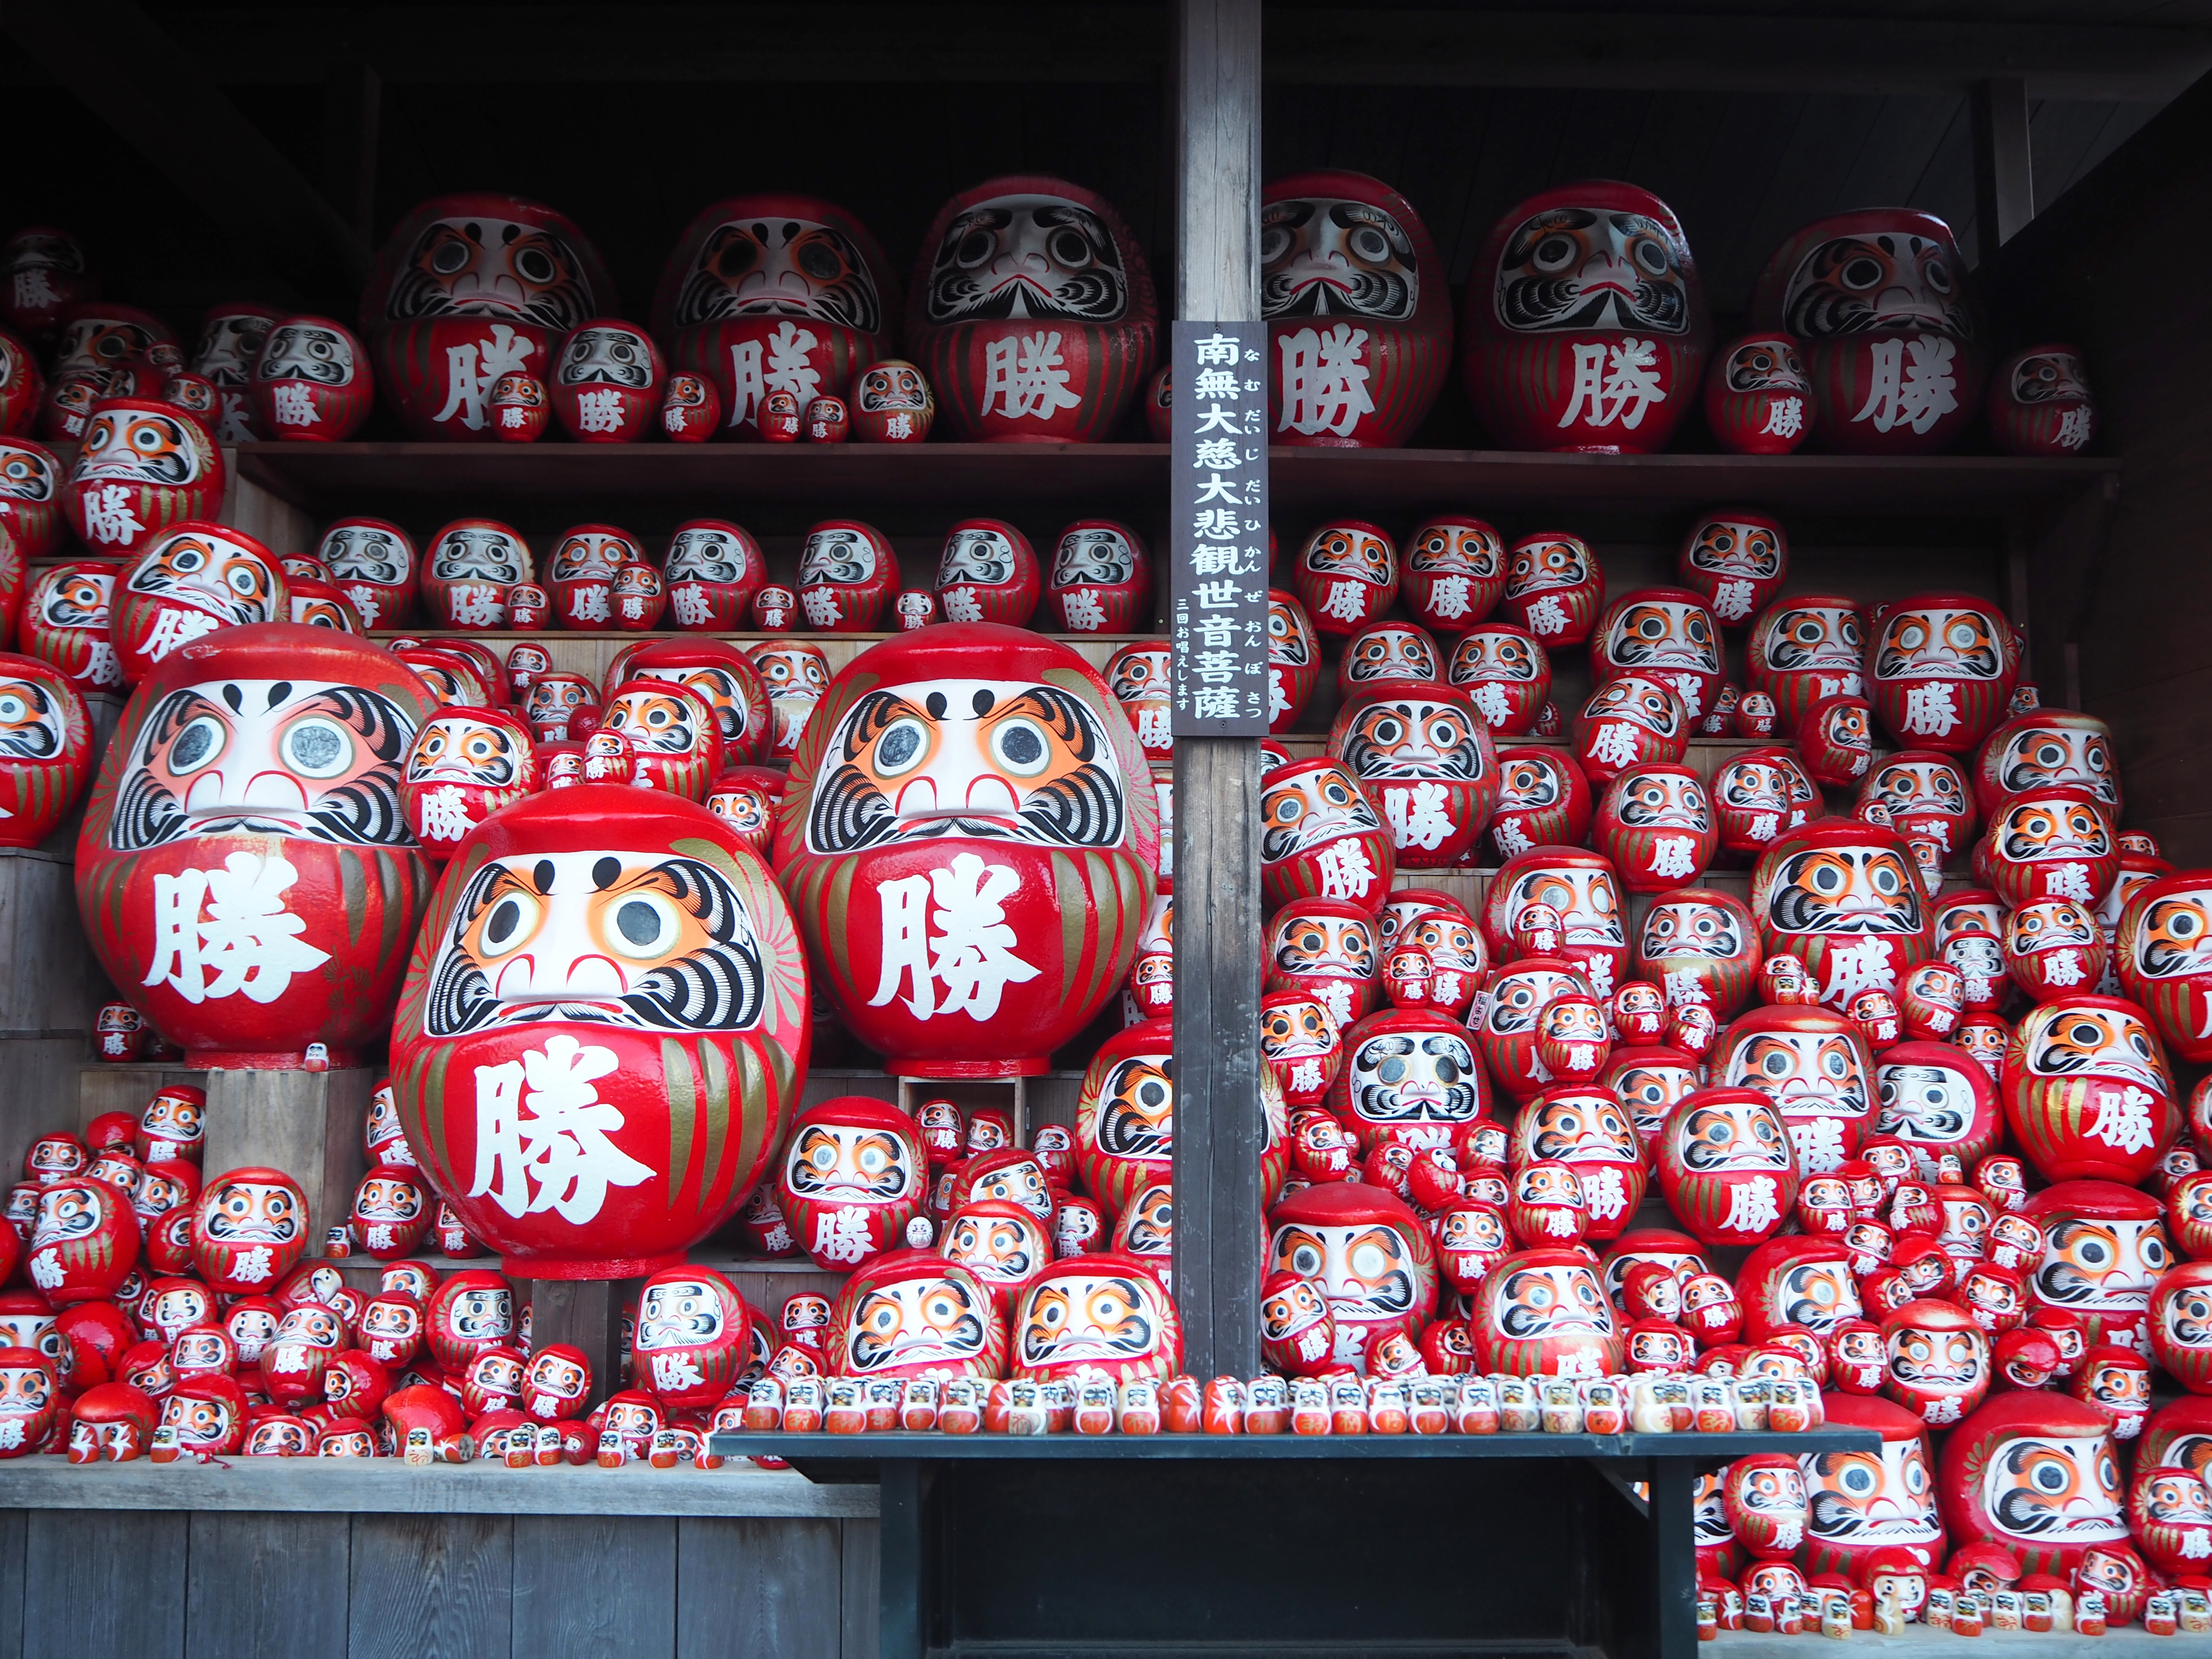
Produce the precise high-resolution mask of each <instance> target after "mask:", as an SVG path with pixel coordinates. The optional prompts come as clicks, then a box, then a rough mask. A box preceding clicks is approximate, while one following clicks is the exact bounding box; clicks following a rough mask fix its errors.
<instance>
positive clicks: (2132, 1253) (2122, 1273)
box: [2033, 1215, 2173, 1313]
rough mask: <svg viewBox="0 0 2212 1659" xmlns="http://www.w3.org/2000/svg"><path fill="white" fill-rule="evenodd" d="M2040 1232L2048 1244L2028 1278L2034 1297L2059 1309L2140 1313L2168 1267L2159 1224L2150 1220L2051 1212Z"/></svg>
mask: <svg viewBox="0 0 2212 1659" xmlns="http://www.w3.org/2000/svg"><path fill="white" fill-rule="evenodd" d="M2043 1232H2044V1238H2045V1242H2046V1244H2047V1247H2048V1248H2047V1249H2045V1253H2044V1257H2043V1260H2042V1261H2041V1262H2040V1263H2039V1264H2038V1266H2037V1267H2036V1269H2035V1273H2034V1276H2033V1285H2034V1286H2035V1294H2036V1298H2037V1300H2039V1301H2041V1302H2047V1303H2051V1304H2055V1305H2056V1306H2058V1307H2061V1308H2081V1309H2087V1310H2090V1311H2092V1312H2096V1311H2100V1310H2107V1309H2109V1310H2115V1311H2118V1312H2133V1313H2141V1312H2142V1311H2143V1310H2145V1309H2147V1308H2148V1307H2149V1305H2150V1293H2151V1290H2152V1288H2153V1287H2154V1285H2156V1284H2157V1283H2158V1280H2159V1277H2160V1275H2161V1274H2162V1273H2165V1272H2166V1269H2167V1268H2168V1267H2171V1266H2172V1260H2173V1251H2172V1246H2170V1245H2169V1244H2168V1243H2166V1225H2165V1223H2164V1222H2162V1221H2160V1220H2159V1219H2157V1218H2152V1219H2149V1220H2147V1221H2120V1220H2113V1219H2111V1218H2107V1217H2104V1216H2086V1215H2053V1216H2051V1217H2048V1218H2045V1222H2044V1225H2043Z"/></svg>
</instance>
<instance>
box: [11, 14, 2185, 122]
mask: <svg viewBox="0 0 2212 1659" xmlns="http://www.w3.org/2000/svg"><path fill="white" fill-rule="evenodd" d="M74 9H75V10H77V11H81V12H86V13H93V12H97V11H99V10H101V9H103V8H101V7H99V6H96V5H94V4H91V3H87V4H85V5H83V6H82V7H78V8H74ZM165 15H166V16H167V19H168V21H169V22H170V26H171V27H173V29H174V30H175V31H176V32H177V33H178V34H179V37H180V41H181V44H182V45H184V46H186V47H187V48H191V47H194V46H197V47H201V48H202V49H203V50H204V56H205V58H206V59H207V61H208V62H209V64H210V65H211V66H212V71H213V73H214V75H215V76H216V80H217V81H218V82H220V83H221V84H222V85H226V86H277V85H287V86H297V85H307V84H313V83H314V82H317V81H319V79H320V77H321V76H322V75H323V73H324V70H325V66H326V65H327V64H331V63H335V62H346V61H357V62H361V63H364V64H368V65H369V66H371V67H372V68H373V69H374V70H375V72H376V74H377V75H378V76H380V77H381V78H382V79H383V80H384V81H385V82H386V83H387V84H392V85H407V84H416V85H465V86H486V85H499V84H518V83H533V84H605V83H614V82H639V83H647V84H655V83H708V84H723V85H731V86H738V85H744V84H748V83H751V84H760V83H773V82H799V83H818V82H844V83H848V84H849V83H865V82H948V83H969V84H975V83H991V82H1000V83H1013V82H1060V83H1066V82H1087V83H1100V82H1146V83H1152V84H1160V83H1162V82H1164V80H1165V77H1166V73H1167V68H1168V62H1167V41H1168V30H1167V27H1166V21H1167V13H1166V10H1165V9H1164V8H1163V7H1161V6H1158V5H1146V4H1128V3H1125V4H1121V5H1098V6H1091V5H1083V6H1057V7H1055V6H1046V7H1036V8H1029V9H1020V10H1016V9H1011V8H1007V7H1004V6H998V5H989V4H983V3H977V0H969V3H963V4H938V5H929V4H915V5H888V4H837V3H829V4H818V5H812V6H805V7H790V6H782V7H777V8H775V9H758V10H757V9H752V8H750V7H744V6H728V5H702V4H650V3H648V4H638V5H630V6H624V7H620V8H610V7H605V6H591V5H575V4H568V5H562V4H546V5H538V6H529V5H513V4H499V5H469V4H460V5H453V6H445V7H441V8H439V9H436V10H435V12H426V11H425V10H423V9H421V8H418V7H413V6H393V5H362V6H344V7H330V8H327V9H325V8H307V7H295V6H281V5H270V4H261V5H216V6H210V7H206V8H194V9H191V10H189V11H185V10H179V11H174V12H169V13H167V14H165ZM188 29H189V33H187V30H188ZM1267 31H1268V33H1267V47H1266V62H1265V74H1266V78H1267V81H1269V82H1273V83H1275V84H1278V85H1328V86H1344V85H1375V86H1431V87H1440V86H1464V87H1595V88H1607V87H1617V88H1634V89H1640V90H1654V91H1668V90H1674V91H1713V92H1727V91H1744V92H1797V93H1865V94H1914V93H1919V94H1930V95H1960V94H1966V93H1967V92H1968V91H1970V90H1971V89H1972V88H1973V87H1974V86H1975V85H1976V84H1978V83H1979V82H1985V81H1991V80H2018V81H2021V82H2023V83H2024V84H2025V86H2026V88H2027V95H2028V96H2029V97H2030V98H2036V99H2041V98H2060V99H2072V100H2095V101H2119V102H2153V103H2156V102H2163V101H2165V100H2167V99H2170V98H2172V97H2173V96H2175V95H2176V94H2179V92H2180V91H2181V90H2182V88H2185V87H2186V86H2188V85H2189V84H2190V83H2191V82H2193V81H2195V80H2196V79H2197V76H2199V75H2201V74H2203V73H2204V72H2205V71H2206V70H2212V29H2202V28H2183V27H2175V28H2158V27H2141V26H2112V27H2105V26H2100V25H2093V24H2051V23H1995V22H1954V21H1917V20H1906V19H1894V18H1887V19H1869V18H1866V17H1863V16H1861V17H1857V18H1852V17H1808V16H1804V15H1802V14H1800V13H1797V12H1792V13H1790V14H1789V15H1768V16H1725V17H1721V16H1710V15H1705V16H1692V15H1670V14H1667V13H1656V14H1650V13H1641V12H1628V11H1622V12H1611V13H1553V12H1543V11H1538V10H1529V11H1525V12H1469V11H1460V10H1454V9H1444V8H1442V7H1419V6H1373V5H1369V6H1352V7H1343V6H1340V7H1330V8H1317V7H1315V8H1309V7H1304V6H1276V7H1270V8H1269V10H1268V14H1267ZM13 73H14V74H15V76H18V77H20V76H21V69H20V68H18V69H16V70H14V71H13ZM9 74H10V70H9V66H7V65H5V64H0V80H5V79H7V78H9Z"/></svg>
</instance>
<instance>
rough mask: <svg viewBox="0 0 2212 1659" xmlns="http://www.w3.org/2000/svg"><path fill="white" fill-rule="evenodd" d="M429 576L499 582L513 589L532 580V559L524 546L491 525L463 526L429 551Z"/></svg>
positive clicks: (444, 578) (448, 534)
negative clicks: (517, 584) (524, 550)
mask: <svg viewBox="0 0 2212 1659" xmlns="http://www.w3.org/2000/svg"><path fill="white" fill-rule="evenodd" d="M430 574H431V575H432V576H433V577H434V578H435V579H436V580H439V581H442V582H497V583H501V584H502V585H504V586H509V587H511V586H513V585H514V584H515V583H517V582H523V581H528V580H530V560H529V557H528V556H527V555H526V554H525V553H524V552H523V550H522V544H521V543H520V542H519V541H517V540H516V539H515V538H514V537H513V536H512V535H510V534H509V533H508V532H506V531H504V530H501V529H498V528H496V527H495V526H490V525H461V526H456V527H455V528H453V529H452V530H449V531H447V532H446V533H445V534H444V535H443V536H441V537H440V538H438V544H437V546H436V547H435V548H433V549H432V550H430Z"/></svg>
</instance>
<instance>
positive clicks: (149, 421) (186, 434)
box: [62, 398, 227, 555]
mask: <svg viewBox="0 0 2212 1659" xmlns="http://www.w3.org/2000/svg"><path fill="white" fill-rule="evenodd" d="M226 477H227V471H226V468H225V467H224V465H223V459H222V451H221V450H219V449H217V448H216V447H215V440H214V439H213V437H211V436H210V434H209V432H208V429H207V428H205V427H204V426H203V425H202V424H201V423H200V422H197V421H196V420H194V419H193V418H192V417H191V416H189V415H187V414H185V412H184V410H180V409H178V408H176V407H175V406H173V404H164V403H156V402H154V401H152V400H150V399H148V398H109V399H107V400H106V402H104V403H101V404H99V405H98V406H97V407H96V408H94V410H93V412H92V417H91V419H90V420H89V421H88V422H87V423H86V425H85V430H84V440H83V444H82V447H81V448H79V449H78V451H77V454H76V463H75V465H72V466H71V467H70V475H69V481H68V482H67V483H64V485H63V486H62V506H63V507H64V510H66V511H67V513H69V521H70V529H72V530H74V531H76V535H77V539H78V540H79V541H81V542H82V543H83V544H85V546H86V548H87V549H88V550H90V551H92V552H94V553H100V554H115V555H125V554H127V555H137V554H138V553H142V552H143V551H144V550H146V548H147V547H148V546H149V544H151V543H152V541H153V540H154V538H155V537H157V536H159V535H160V534H161V532H163V531H165V530H167V529H168V528H170V527H171V526H173V525H176V524H179V523H180V522H183V521H185V520H211V519H213V518H214V517H215V515H216V511H217V510H218V509H219V508H220V507H222V492H223V485H224V483H225V482H226Z"/></svg>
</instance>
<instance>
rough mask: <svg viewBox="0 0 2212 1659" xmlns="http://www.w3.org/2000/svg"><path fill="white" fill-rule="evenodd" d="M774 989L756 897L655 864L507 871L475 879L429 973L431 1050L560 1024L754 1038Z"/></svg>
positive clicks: (535, 864) (639, 859)
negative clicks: (753, 910)
mask: <svg viewBox="0 0 2212 1659" xmlns="http://www.w3.org/2000/svg"><path fill="white" fill-rule="evenodd" d="M765 987H766V979H765V973H764V969H763V962H762V957H761V948H760V942H759V940H758V939H757V937H756V936H755V934H754V932H753V926H752V918H751V916H750V914H749V912H748V911H747V909H746V908H745V902H744V897H743V896H741V895H740V894H739V893H738V890H737V889H736V888H735V887H733V886H732V885H731V884H730V882H729V879H728V878H727V877H726V876H724V875H723V874H722V873H721V872H720V871H718V870H716V869H714V867H713V866H710V865H708V864H706V863H703V862H702V861H701V860H696V859H690V858H684V857H681V856H676V855H671V854H665V853H654V852H617V851H611V850H610V851H603V852H585V853H553V854H542V855H532V854H520V855H518V856H515V857H513V858H506V859H495V860H491V861H490V862H489V863H487V864H486V865H484V866H483V867H482V868H481V869H480V870H478V871H477V873H476V874H475V875H474V876H473V877H472V878H471V879H470V882H469V884H468V887H467V888H466V890H465V891H464V892H463V893H462V895H461V898H460V902H459V904H458V905H456V906H455V908H454V910H453V921H452V922H451V924H450V925H449V926H448V927H447V933H446V937H445V939H443V940H442V941H441V943H440V945H439V946H438V951H437V955H436V956H435V957H434V958H433V960H432V963H431V970H430V990H429V997H428V1007H427V1008H426V1010H425V1013H424V1028H425V1030H427V1031H428V1033H429V1034H430V1035H431V1036H459V1035H460V1034H461V1033H463V1032H465V1031H472V1030H483V1029H492V1030H496V1029H500V1028H502V1027H507V1026H513V1025H522V1024H531V1023H532V1022H535V1021H541V1020H555V1021H562V1022H575V1023H580V1024H601V1025H628V1026H634V1027H637V1028H640V1029H644V1030H664V1031H705V1030H744V1029H746V1028H747V1027H749V1026H751V1025H753V1024H757V1022H758V1020H759V1019H760V1017H761V1012H762V1009H763V1002H764V998H765V994H766V992H765Z"/></svg>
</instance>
